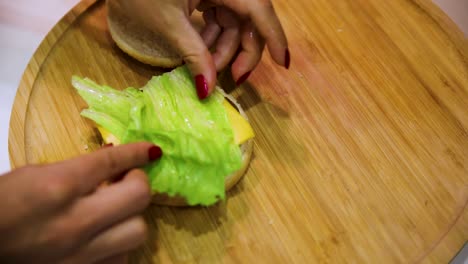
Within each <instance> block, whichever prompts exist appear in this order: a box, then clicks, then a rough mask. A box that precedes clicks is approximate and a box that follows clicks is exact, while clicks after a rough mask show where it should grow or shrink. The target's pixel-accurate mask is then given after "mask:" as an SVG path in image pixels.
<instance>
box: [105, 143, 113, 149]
mask: <svg viewBox="0 0 468 264" xmlns="http://www.w3.org/2000/svg"><path fill="white" fill-rule="evenodd" d="M113 146H114V144H112V143H109V144H104V145H103V146H102V147H103V148H107V147H113Z"/></svg>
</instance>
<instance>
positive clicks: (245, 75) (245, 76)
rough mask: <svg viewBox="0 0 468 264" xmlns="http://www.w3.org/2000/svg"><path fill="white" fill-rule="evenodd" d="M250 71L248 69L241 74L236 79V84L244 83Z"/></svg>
mask: <svg viewBox="0 0 468 264" xmlns="http://www.w3.org/2000/svg"><path fill="white" fill-rule="evenodd" d="M250 73H252V72H251V71H249V72H246V73H244V75H242V76H241V77H240V78H239V79H238V80H237V82H236V86H239V85H241V84H242V83H244V82H245V80H247V78H249V76H250Z"/></svg>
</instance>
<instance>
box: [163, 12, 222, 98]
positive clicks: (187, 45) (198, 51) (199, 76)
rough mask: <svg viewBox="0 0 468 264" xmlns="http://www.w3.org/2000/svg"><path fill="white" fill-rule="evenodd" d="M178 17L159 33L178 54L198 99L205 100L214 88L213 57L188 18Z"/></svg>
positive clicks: (182, 15)
mask: <svg viewBox="0 0 468 264" xmlns="http://www.w3.org/2000/svg"><path fill="white" fill-rule="evenodd" d="M180 16H181V17H179V18H174V19H173V20H172V21H174V23H173V24H171V27H167V28H166V29H163V30H162V32H160V33H162V34H163V35H164V37H166V39H167V40H168V41H169V43H171V44H172V45H174V47H175V48H176V50H177V51H178V52H179V54H180V56H181V57H182V59H183V60H184V62H185V63H186V64H187V66H188V68H189V69H190V72H191V73H192V76H193V77H194V80H195V86H196V88H197V94H198V97H199V98H200V99H205V98H206V97H207V96H208V95H209V94H210V93H211V92H212V91H213V89H214V87H215V86H216V67H215V64H214V61H213V57H212V56H211V53H210V52H209V50H208V48H207V47H206V45H205V42H204V41H203V39H202V38H201V36H200V34H199V33H198V32H197V31H196V29H195V28H194V27H193V26H192V24H191V23H190V21H189V18H188V17H187V16H185V15H184V14H181V15H180Z"/></svg>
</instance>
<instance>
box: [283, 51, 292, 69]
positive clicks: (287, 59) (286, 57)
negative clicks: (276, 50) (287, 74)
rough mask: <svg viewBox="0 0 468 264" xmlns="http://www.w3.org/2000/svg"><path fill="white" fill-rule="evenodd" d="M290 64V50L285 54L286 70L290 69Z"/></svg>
mask: <svg viewBox="0 0 468 264" xmlns="http://www.w3.org/2000/svg"><path fill="white" fill-rule="evenodd" d="M290 63H291V57H290V55H289V49H286V52H285V54H284V67H286V69H289V64H290Z"/></svg>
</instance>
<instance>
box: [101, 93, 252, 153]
mask: <svg viewBox="0 0 468 264" xmlns="http://www.w3.org/2000/svg"><path fill="white" fill-rule="evenodd" d="M223 106H224V108H226V113H227V116H228V119H229V123H231V125H232V130H233V132H234V142H236V144H237V145H241V144H242V143H244V142H245V141H247V140H248V139H251V138H253V137H254V136H255V135H254V132H253V129H252V127H251V126H250V124H249V122H247V120H245V118H244V117H242V116H241V115H240V114H239V112H238V111H237V110H236V109H235V108H234V107H233V106H232V105H231V104H230V103H229V102H228V101H227V100H224V102H223ZM97 128H98V130H99V132H100V133H101V136H102V140H103V141H104V143H105V144H110V143H112V144H113V145H114V146H117V145H119V144H120V140H119V139H118V138H116V137H115V136H114V135H112V134H111V133H109V131H107V130H106V129H104V128H102V127H100V126H97Z"/></svg>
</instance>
